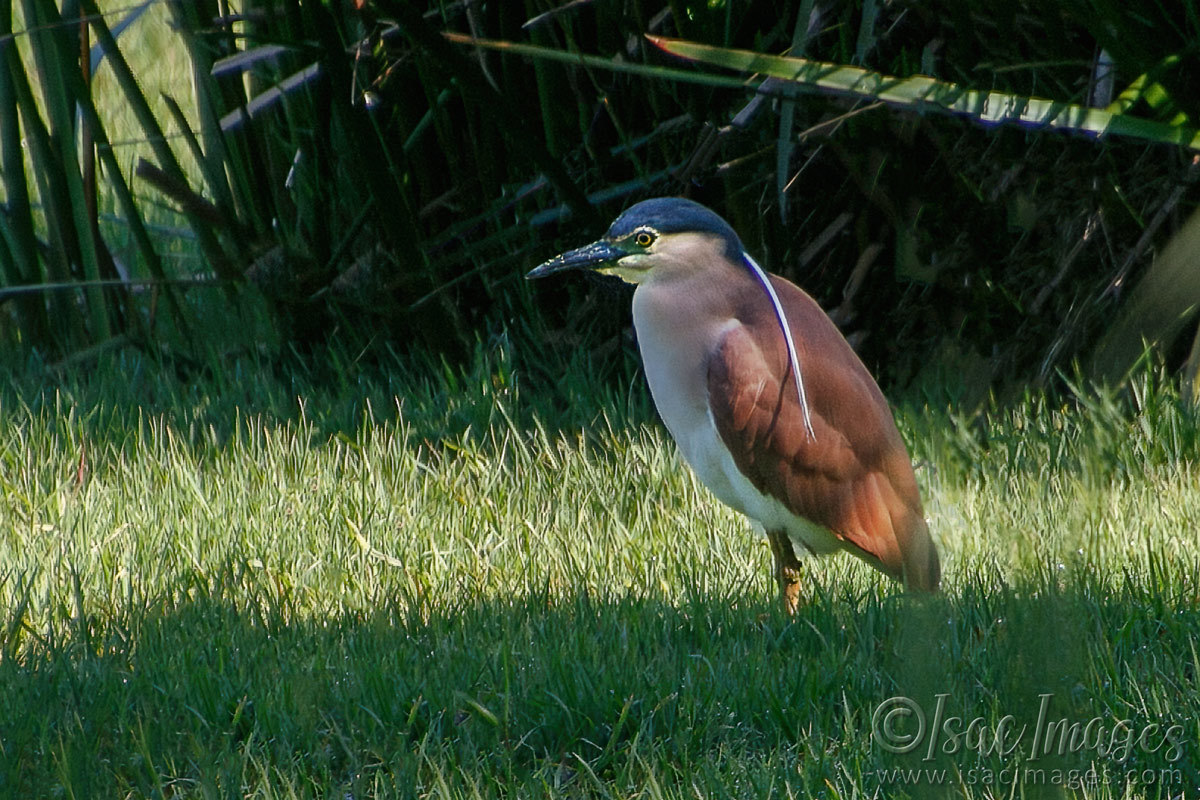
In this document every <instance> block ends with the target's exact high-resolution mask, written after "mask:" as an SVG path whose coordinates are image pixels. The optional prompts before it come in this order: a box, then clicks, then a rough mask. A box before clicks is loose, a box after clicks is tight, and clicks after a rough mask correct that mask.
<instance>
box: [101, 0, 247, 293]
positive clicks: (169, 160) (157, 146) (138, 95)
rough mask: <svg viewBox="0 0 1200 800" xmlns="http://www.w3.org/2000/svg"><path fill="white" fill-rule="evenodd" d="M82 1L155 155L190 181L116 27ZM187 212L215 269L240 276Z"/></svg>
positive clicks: (228, 275) (207, 230)
mask: <svg viewBox="0 0 1200 800" xmlns="http://www.w3.org/2000/svg"><path fill="white" fill-rule="evenodd" d="M81 3H82V6H83V9H84V10H85V11H86V12H87V14H88V22H89V23H90V25H91V27H92V30H93V31H94V32H95V34H96V39H97V40H98V42H99V43H100V44H101V45H102V46H103V47H104V52H105V55H106V57H107V59H108V61H109V66H110V67H111V68H112V71H113V75H114V76H115V77H116V79H117V82H118V83H119V84H120V86H121V90H122V91H123V92H124V94H125V99H126V100H127V101H128V102H129V105H130V107H131V108H132V109H133V111H134V114H135V116H136V117H137V120H138V123H139V124H140V125H141V126H142V130H143V132H144V133H145V135H146V139H147V140H148V141H149V143H150V146H151V148H152V149H153V150H154V156H155V158H156V159H158V162H159V167H160V168H161V169H162V170H163V171H164V172H166V173H167V175H168V176H170V177H171V178H172V179H173V180H175V181H177V182H178V183H179V184H181V185H187V182H188V181H187V177H186V176H185V175H184V173H183V169H182V168H181V167H180V166H179V160H178V159H177V158H176V157H175V153H174V151H172V150H171V146H170V145H169V144H168V143H167V139H166V137H165V136H164V135H163V131H162V127H161V126H160V125H159V124H158V120H157V119H156V118H155V116H154V112H153V111H151V109H150V104H149V103H148V102H146V97H145V95H143V94H142V90H141V87H140V86H139V85H138V82H137V78H135V77H134V75H133V71H132V70H131V69H130V68H129V63H128V62H127V61H126V60H125V56H124V55H123V54H122V53H121V51H120V49H119V48H118V47H117V41H116V39H115V38H113V35H112V31H110V30H109V28H108V24H107V23H106V22H105V21H104V15H103V14H101V13H100V11H99V9H98V8H97V6H96V2H95V0H81ZM185 214H186V216H187V218H188V222H189V223H190V224H191V226H192V229H193V230H194V231H195V233H196V241H197V243H198V244H199V245H200V249H201V251H202V252H203V253H204V256H205V258H206V260H207V261H208V263H209V264H211V265H212V267H213V269H215V270H216V271H217V273H218V274H220V275H221V277H223V278H232V277H236V275H235V273H234V270H233V267H232V264H231V263H230V261H229V259H228V258H227V256H226V255H225V252H224V250H222V248H221V245H220V243H219V242H218V241H217V237H216V235H215V233H214V232H213V230H212V229H211V228H210V227H209V225H208V224H207V223H206V222H205V221H204V220H202V219H199V218H198V217H196V216H195V215H194V214H188V213H186V212H185Z"/></svg>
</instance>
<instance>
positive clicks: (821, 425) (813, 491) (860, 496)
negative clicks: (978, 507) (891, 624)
mask: <svg viewBox="0 0 1200 800" xmlns="http://www.w3.org/2000/svg"><path fill="white" fill-rule="evenodd" d="M774 283H775V288H776V292H777V294H778V295H779V297H780V300H781V301H782V304H783V306H784V308H785V310H786V312H787V315H788V320H789V323H790V327H791V329H792V331H793V333H794V335H795V337H796V342H795V344H796V347H797V350H798V354H799V356H800V359H799V360H800V364H801V369H802V370H803V371H804V382H805V385H806V387H807V395H808V398H807V399H808V402H809V411H810V416H811V420H812V425H813V433H814V434H815V436H814V437H809V436H808V435H807V431H806V429H805V426H804V417H803V410H802V408H801V406H800V402H799V398H798V397H797V394H796V389H795V384H794V382H793V381H792V380H791V374H790V369H791V367H790V364H789V361H788V358H787V351H786V348H785V344H784V342H783V339H782V334H781V333H780V330H779V326H778V324H777V322H776V320H775V319H773V315H772V316H768V315H767V314H766V313H764V311H763V309H762V306H761V305H760V306H752V307H750V308H747V309H745V310H743V311H742V313H739V315H738V318H739V319H740V320H741V321H742V324H741V325H736V326H730V327H729V328H728V330H727V331H726V332H725V333H724V335H723V336H722V338H721V340H720V342H719V343H718V347H717V348H716V350H715V351H714V352H713V354H712V356H711V358H710V360H709V364H708V392H709V405H710V408H711V411H712V416H713V421H714V423H715V424H716V427H717V431H718V433H719V434H720V436H721V439H722V441H723V442H724V443H725V445H726V446H727V447H728V448H729V450H730V452H731V453H732V455H733V459H734V463H735V464H737V466H738V469H739V470H741V471H742V472H743V473H744V474H745V475H746V476H747V477H748V478H749V479H750V482H751V483H752V484H753V485H754V486H755V488H756V489H758V490H759V491H760V492H762V493H763V494H766V495H768V496H770V497H773V498H775V499H777V500H779V501H780V502H781V503H783V504H784V505H785V506H786V507H787V508H788V510H789V511H791V512H792V513H794V514H796V515H798V516H800V517H803V518H805V519H807V520H809V521H811V522H814V523H817V524H818V525H821V526H823V527H825V528H828V529H829V530H830V531H831V532H832V533H833V534H834V535H835V536H836V537H837V538H838V539H839V540H841V541H842V542H843V543H844V544H845V545H847V546H848V549H850V550H851V551H853V552H856V553H857V554H858V555H860V556H861V557H863V558H865V559H866V560H867V561H869V562H871V563H873V564H874V565H875V566H877V567H879V568H880V569H881V570H883V571H884V572H886V573H888V574H890V575H892V576H894V577H896V578H900V579H903V580H904V581H905V582H906V583H908V584H911V585H912V586H914V587H916V588H925V589H934V588H936V586H937V583H938V579H939V567H938V562H937V553H936V550H935V549H934V547H933V543H932V541H931V540H930V538H929V533H928V531H927V530H926V527H925V521H924V515H923V513H922V510H921V499H920V495H919V493H918V490H917V484H916V480H915V478H914V476H913V471H912V465H911V463H910V461H909V458H908V452H907V450H906V449H905V447H904V442H903V440H902V439H901V437H900V434H899V432H898V431H897V430H896V426H895V422H894V421H893V419H892V415H891V410H890V409H889V407H888V405H887V401H886V400H885V399H884V397H883V395H882V393H881V392H880V391H879V388H878V386H877V385H876V384H875V381H874V380H873V379H872V378H871V376H870V374H869V373H868V372H867V370H866V368H865V367H864V366H863V365H862V362H861V361H859V359H858V356H857V355H855V353H854V351H853V350H852V349H851V348H850V346H849V344H847V343H846V341H845V339H844V338H843V337H842V335H841V333H840V332H838V330H837V328H836V327H835V326H834V324H833V323H832V322H831V321H830V320H829V318H828V317H827V316H826V315H825V313H824V312H823V311H821V309H820V307H819V306H817V304H816V302H815V301H813V300H812V298H810V297H809V296H808V295H806V294H804V292H802V291H801V290H800V289H798V288H797V287H795V286H793V285H792V284H790V283H788V282H786V281H783V280H782V279H774ZM762 302H763V303H765V302H766V299H765V297H764V298H763V299H762ZM746 303H748V304H753V303H754V298H753V297H752V296H751V297H748V298H747V299H746Z"/></svg>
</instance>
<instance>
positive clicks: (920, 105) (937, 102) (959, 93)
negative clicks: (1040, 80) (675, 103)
mask: <svg viewBox="0 0 1200 800" xmlns="http://www.w3.org/2000/svg"><path fill="white" fill-rule="evenodd" d="M646 38H648V39H649V40H650V41H651V42H652V43H653V44H654V45H655V46H656V47H659V48H661V49H662V50H664V51H665V52H667V53H670V54H672V55H675V56H679V57H680V58H686V59H689V60H692V61H699V62H701V63H704V64H712V65H714V66H719V67H725V68H727V69H735V70H739V71H742V72H752V73H757V74H760V75H767V76H771V77H774V78H780V79H783V80H788V81H795V82H796V83H800V84H802V85H804V86H807V87H809V88H811V89H815V90H818V91H822V92H829V93H833V94H840V95H847V96H850V97H855V98H860V99H864V100H872V101H882V102H885V103H888V104H889V105H892V106H895V107H898V108H906V109H910V110H913V111H921V112H924V111H938V112H944V113H949V114H958V115H961V116H966V117H970V118H971V119H973V120H975V121H977V122H981V123H984V124H1020V125H1025V126H1029V127H1034V128H1054V129H1058V130H1064V131H1072V132H1077V133H1084V134H1089V135H1092V136H1109V135H1112V136H1128V137H1132V138H1137V139H1143V140H1146V141H1150V142H1159V143H1163V144H1175V145H1182V146H1184V147H1187V148H1190V149H1192V150H1200V131H1197V130H1196V129H1194V128H1190V127H1184V126H1176V125H1169V124H1166V123H1162V122H1155V121H1153V120H1147V119H1138V118H1135V117H1129V116H1126V115H1123V114H1116V113H1113V112H1112V111H1110V110H1107V109H1100V108H1088V107H1087V106H1081V105H1076V104H1073V103H1063V102H1058V101H1055V100H1046V99H1044V98H1039V97H1024V96H1021V95H1015V94H1008V93H1005V92H985V91H980V90H976V89H967V88H966V87H963V86H960V85H959V84H956V83H950V82H947V81H940V80H937V79H935V78H930V77H927V76H924V75H914V76H912V77H908V78H900V77H896V76H893V75H885V74H883V73H880V72H874V71H872V70H867V69H861V68H859V67H851V66H847V65H844V64H830V63H827V62H822V61H811V60H809V59H805V58H790V57H786V56H773V55H766V54H763V53H755V52H752V51H749V50H734V49H727V48H722V47H713V46H711V45H706V44H699V43H697V42H688V41H683V40H681V39H670V38H667V37H663V36H647V37H646Z"/></svg>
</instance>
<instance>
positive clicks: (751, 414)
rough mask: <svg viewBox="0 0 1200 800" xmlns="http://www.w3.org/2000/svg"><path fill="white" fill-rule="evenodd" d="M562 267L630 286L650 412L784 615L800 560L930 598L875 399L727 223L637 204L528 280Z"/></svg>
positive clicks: (921, 521) (832, 331)
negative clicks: (757, 565)
mask: <svg viewBox="0 0 1200 800" xmlns="http://www.w3.org/2000/svg"><path fill="white" fill-rule="evenodd" d="M569 269H593V270H596V271H597V272H600V273H603V274H605V275H617V276H619V277H620V278H622V279H624V280H626V281H628V282H630V283H633V284H636V285H637V288H636V290H635V291H634V293H633V327H634V329H635V330H636V332H637V341H638V348H639V349H640V350H641V354H642V361H643V363H644V364H645V369H646V378H647V380H648V382H649V384H650V394H651V395H652V396H653V397H654V404H655V406H657V407H658V411H659V414H660V415H661V416H662V419H663V422H664V423H666V426H667V429H668V430H669V431H670V432H671V436H672V437H674V439H675V441H676V443H677V444H678V445H679V449H680V451H681V453H682V454H683V457H684V459H685V460H686V461H687V463H688V464H689V465H691V467H692V469H693V470H694V471H695V473H696V475H697V476H698V477H699V478H700V481H701V482H702V483H703V484H704V485H705V486H707V487H708V488H709V489H710V490H711V491H712V493H713V494H714V495H716V496H717V498H718V499H720V500H721V501H722V502H724V503H725V504H727V505H729V506H731V507H733V508H734V509H736V510H738V511H740V512H742V513H743V514H745V515H746V516H747V517H749V518H750V519H751V520H753V521H754V522H756V523H758V524H759V525H761V526H762V528H763V530H764V531H765V532H766V536H767V540H768V542H769V543H770V546H771V553H772V555H773V557H774V564H775V577H776V580H777V581H778V582H779V587H780V591H781V593H782V595H783V602H784V606H785V607H786V608H787V610H788V611H791V612H794V611H795V609H796V605H797V603H798V600H799V589H800V587H799V581H800V572H799V568H800V557H802V556H805V555H809V554H812V555H820V554H824V553H831V552H834V551H838V550H848V551H850V552H851V553H854V554H855V555H857V556H858V557H860V558H861V559H863V560H864V561H866V562H867V563H869V564H871V565H872V566H874V567H876V568H877V569H879V570H881V571H883V572H884V573H886V574H888V575H890V576H892V577H894V578H896V579H898V580H901V581H903V583H904V584H905V586H907V587H909V588H912V589H917V590H923V591H934V590H936V589H937V587H938V582H939V580H940V567H939V564H938V555H937V550H936V548H935V547H934V544H933V541H932V540H931V539H930V537H929V531H928V529H927V528H926V525H925V517H924V513H923V512H922V509H921V496H920V494H919V492H918V490H917V482H916V478H915V477H914V476H913V469H912V464H911V462H910V461H909V457H908V451H907V450H906V449H905V447H904V441H903V440H902V439H901V438H900V433H899V432H898V431H897V430H896V425H895V422H894V421H893V419H892V414H891V411H890V409H889V408H888V404H887V401H886V400H885V399H884V397H883V394H882V393H881V392H880V391H879V387H878V386H877V385H876V383H875V381H874V380H873V379H872V378H871V375H870V373H869V372H867V369H866V367H864V366H863V363H862V361H860V360H859V358H858V356H857V355H856V354H855V353H854V351H853V350H852V349H851V348H850V345H849V344H848V343H847V342H846V340H845V338H843V337H842V335H841V333H840V332H839V331H838V329H837V327H836V326H835V325H834V324H833V322H832V321H831V320H830V319H829V317H828V316H826V315H825V312H823V311H822V310H821V308H820V306H818V305H817V303H816V301H814V300H813V299H812V298H811V297H809V296H808V295H807V294H806V293H805V292H804V291H802V290H801V289H799V288H798V287H796V286H795V285H794V284H792V283H789V282H788V281H786V280H784V279H783V278H780V277H778V276H776V275H768V274H767V273H766V272H764V271H763V270H762V268H761V267H759V266H758V264H757V263H756V262H755V261H754V259H753V258H751V257H750V255H749V253H747V252H746V250H745V248H744V247H743V246H742V242H741V240H740V239H739V238H738V236H737V234H736V233H735V232H734V230H733V228H732V227H730V226H729V223H727V222H726V221H725V220H723V219H721V217H719V216H718V215H717V214H715V213H713V212H712V211H710V210H709V209H707V208H705V207H704V206H702V205H699V204H698V203H694V202H692V201H690V200H684V199H680V198H659V199H655V200H646V201H644V202H641V203H638V204H637V205H634V206H633V207H631V208H630V209H629V210H627V211H626V212H625V213H623V214H621V216H619V217H618V218H617V220H616V221H615V222H613V224H612V227H610V228H609V229H608V233H606V234H605V235H604V237H603V238H601V239H600V240H599V241H597V242H594V243H593V244H589V245H587V246H585V247H580V248H579V249H577V250H572V251H570V252H568V253H564V254H562V255H560V256H558V257H556V258H553V259H551V260H549V261H547V262H546V263H544V264H542V265H541V266H539V267H537V268H536V269H534V270H533V271H531V272H530V273H529V275H528V277H530V278H541V277H543V276H546V275H551V274H554V273H556V272H560V271H562V270H569Z"/></svg>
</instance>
